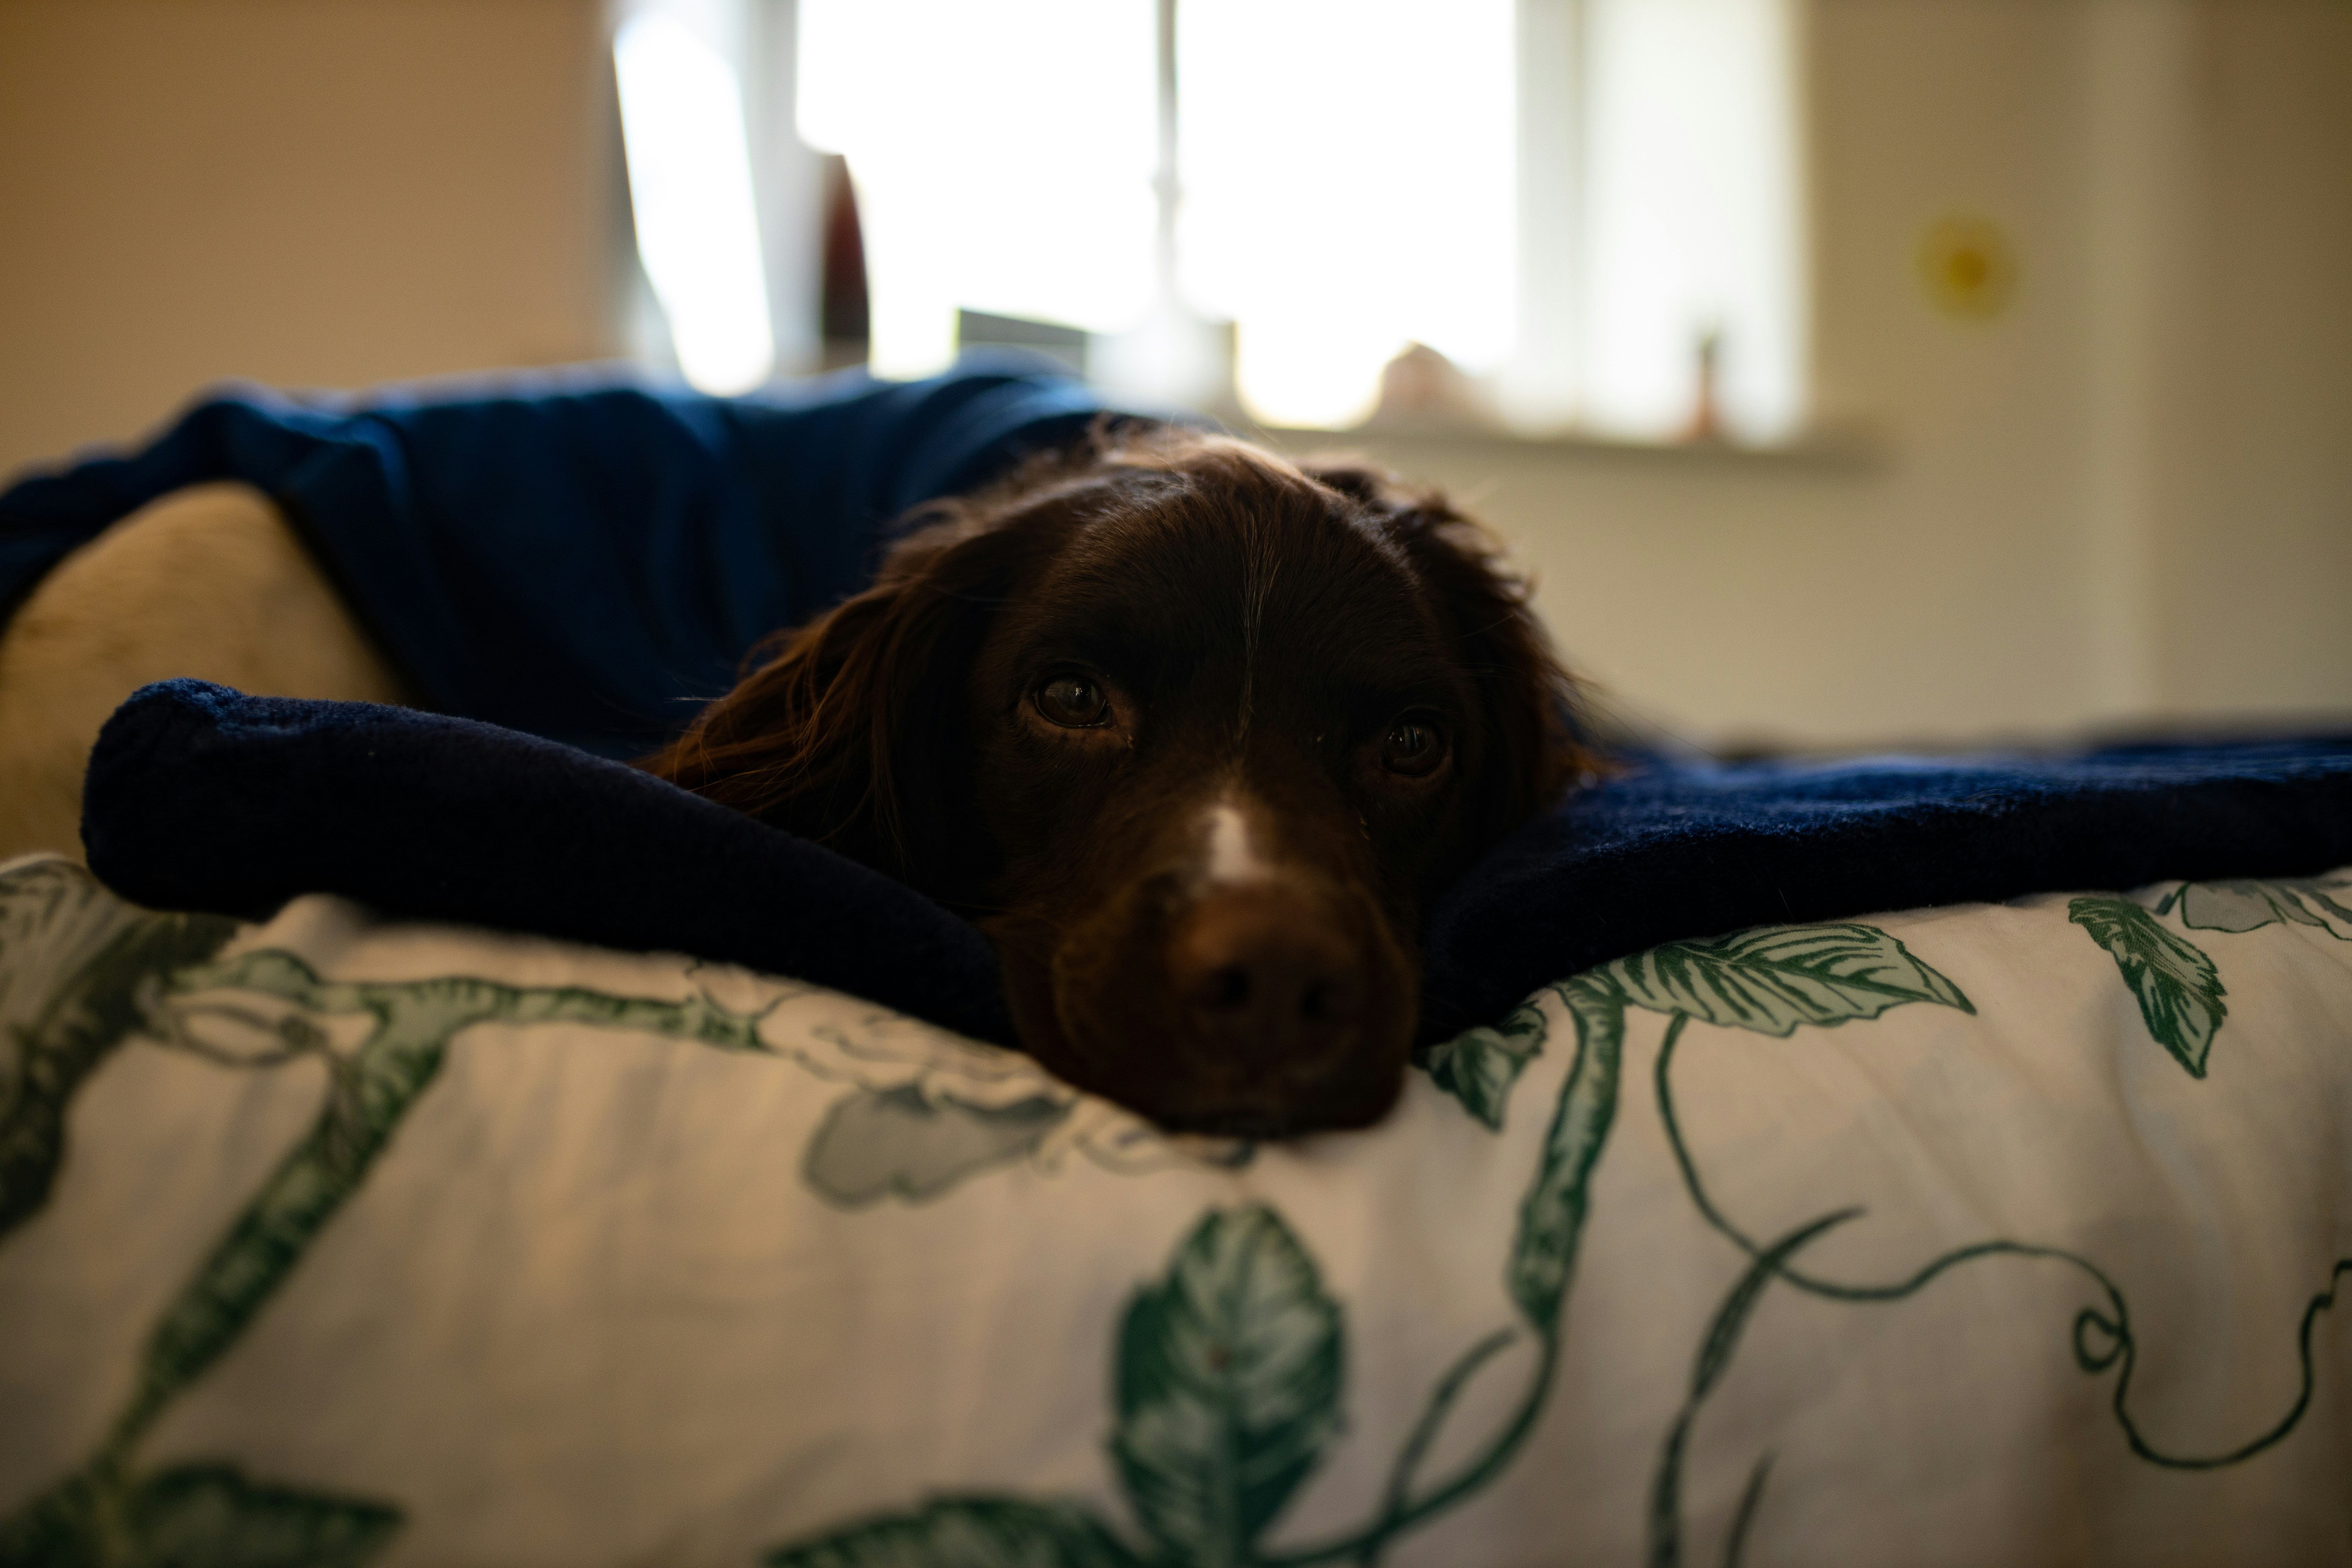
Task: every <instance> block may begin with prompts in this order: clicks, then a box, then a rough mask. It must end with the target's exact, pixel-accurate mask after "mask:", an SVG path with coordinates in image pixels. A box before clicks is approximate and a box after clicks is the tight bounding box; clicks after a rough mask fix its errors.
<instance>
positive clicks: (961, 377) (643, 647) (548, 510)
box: [0, 353, 1104, 757]
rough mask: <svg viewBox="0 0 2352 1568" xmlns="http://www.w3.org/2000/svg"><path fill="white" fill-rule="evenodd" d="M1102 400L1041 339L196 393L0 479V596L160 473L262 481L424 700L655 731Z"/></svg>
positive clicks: (583, 739) (643, 737)
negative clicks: (670, 378) (935, 372)
mask: <svg viewBox="0 0 2352 1568" xmlns="http://www.w3.org/2000/svg"><path fill="white" fill-rule="evenodd" d="M1103 408H1104V404H1103V402H1102V400H1101V398H1100V397H1099V396H1098V395H1097V394H1096V393H1095V392H1094V391H1093V390H1092V389H1091V388H1089V387H1088V386H1087V385H1086V384H1084V383H1083V382H1079V381H1076V380H1074V379H1072V378H1071V377H1070V375H1069V374H1068V373H1067V372H1066V371H1064V370H1061V369H1059V368H1058V367H1055V366H1054V365H1053V364H1052V362H1050V361H1043V360H1038V359H1034V358H1031V357H1028V356H1022V355H1017V354H1012V353H997V354H992V355H974V356H971V357H970V358H967V359H966V360H965V361H964V362H963V363H961V364H960V365H959V366H958V367H957V369H956V370H955V371H954V372H952V373H951V374H947V375H942V376H939V377H936V378H934V379H932V380H929V381H918V382H906V383H893V382H881V381H876V380H874V379H873V378H871V377H869V376H867V375H866V374H864V373H863V372H844V373H842V374H838V375H832V376H822V377H818V378H815V379H813V380H809V381H803V382H798V383H785V384H778V385H777V386H775V387H772V388H770V389H768V390H766V391H764V392H761V393H758V394H755V395H751V396H746V397H709V396H705V395H701V394H699V393H694V392H688V391H687V390H685V389H683V388H679V387H668V386H662V385H658V384H648V383H645V382H642V381H640V380H638V379H635V378H634V377H631V376H628V375H626V374H619V373H615V372H612V371H604V370H580V371H563V372H553V373H538V374H513V375H507V376H501V377H498V378H496V379H488V380H478V381H473V382H467V383H445V384H438V385H433V386H422V387H414V388H404V389H403V388H394V389H390V390H382V391H377V392H372V393H368V394H365V395H361V396H356V397H315V396H314V397H308V398H303V399H299V400H297V399H293V398H289V397H285V396H281V395H278V394H275V393H270V392H266V391H263V390H261V389H259V388H247V389H242V390H237V391H233V392H230V393H227V394H224V395H218V396H215V397H211V398H208V399H206V400H205V401H204V402H201V403H199V404H198V405H195V406H194V408H192V409H190V410H189V411H188V412H187V413H186V414H184V415H183V416H181V417H180V418H179V420H178V421H177V422H176V423H174V424H173V426H171V427H170V428H168V429H166V430H165V431H163V433H162V434H161V435H159V436H158V437H156V438H155V439H154V440H153V441H152V442H151V443H150V444H149V445H148V446H147V447H144V448H143V449H142V450H140V451H137V452H133V453H129V454H125V455H122V456H105V457H98V458H90V459H89V460H86V461H83V462H80V463H79V464H77V465H74V466H71V467H68V468H61V469H59V470H58V471H56V472H53V473H47V474H40V475H36V476H34V477H32V478H30V479H25V480H24V481H23V482H21V483H19V484H17V485H16V486H15V487H14V488H13V489H8V490H6V491H5V493H0V618H5V616H6V615H7V613H8V611H9V610H10V608H11V607H13V606H14V605H15V604H16V602H17V601H18V600H19V599H21V598H22V597H23V596H24V595H26V593H27V592H28V591H29V590H30V589H31V588H32V586H33V585H34V584H36V583H37V582H38V581H39V579H40V576H41V574H43V573H45V572H47V570H48V569H49V568H50V567H51V566H53V565H55V564H56V563H58V561H59V560H61V559H63V558H64V557H65V555H66V554H67V553H68V552H70V551H71V550H73V549H74V548H75V547H76V546H77V545H79V544H82V543H84V542H88V541H89V540H90V539H92V538H94V537H95V536H96V535H97V534H98V533H99V532H100V531H101V530H103V529H104V528H106V527H107V526H108V525H109V524H110V523H112V522H114V521H118V520H120V519H121V518H123V517H125V516H127V515H129V514H130V513H131V512H132V511H134V510H137V509H138V508H140V507H142V506H144V505H146V504H147V503H148V502H149V501H152V500H156V499H157V498H158V497H161V496H163V495H166V494H168V493H170V492H171V491H173V490H175V489H181V488H182V487H184V486H186V485H193V484H197V483H201V482H203V481H205V480H209V479H236V480H242V481H243V482H245V483H247V484H249V485H252V486H254V487H255V488H256V489H259V490H261V491H262V492H263V493H264V494H266V495H268V497H270V498H271V499H272V500H275V501H276V502H277V503H278V506H279V507H280V508H281V509H282V510H284V512H285V513H286V515H287V516H288V518H289V520H290V521H292V522H293V524H294V526H295V528H296V530H297V531H298V532H299V533H300V534H301V535H302V537H303V539H304V541H305V542H306V543H307V544H308V545H309V546H310V551H311V552H312V554H313V555H314V556H316V557H317V559H318V561H319V563H320V565H321V566H323V567H324V568H325V570H326V573H327V574H328V576H329V577H331V579H332V580H333V581H334V582H335V583H336V584H337V586H338V587H339V588H340V589H341V592H342V595H343V597H344V599H345V600H346V601H347V602H348V603H349V604H350V605H351V606H352V610H353V611H354V612H355V614H356V615H357V616H358V618H359V620H360V622H361V624H362V626H365V627H366V628H367V629H368V630H369V632H370V633H371V634H372V636H373V639H374V641H375V643H376V644H377V646H378V647H379V648H380V649H381V650H382V651H383V653H384V654H385V655H386V656H387V658H389V659H390V661H391V662H392V664H393V666H394V668H396V669H397V670H398V671H399V672H400V673H401V675H402V676H403V677H404V679H405V680H406V682H407V685H408V687H409V689H411V691H413V692H414V693H415V696H416V698H417V700H419V701H420V702H421V703H422V704H423V705H424V706H425V707H428V708H431V709H433V710H435V711H436V712H441V713H457V714H463V715H465V716H466V717H467V718H473V719H483V720H488V721H489V722H491V723H494V724H502V725H505V726H507V727H509V728H510V729H516V730H526V731H530V732H531V733H532V734H536V735H544V736H548V737H551V738H552V739H555V740H560V741H563V742H567V743H569V744H572V745H575V746H581V747H584V748H585V749H587V750H589V751H593V752H601V753H603V754H604V755H606V756H615V757H626V756H635V755H640V754H642V753H644V752H649V751H651V750H653V749H654V748H655V747H656V746H657V745H658V744H660V743H661V742H663V741H665V740H667V738H668V737H669V736H670V735H671V734H672V733H674V732H675V731H677V729H679V728H680V727H681V726H682V725H683V724H684V723H685V722H686V721H687V720H688V718H690V717H692V715H693V713H694V711H695V710H696V709H697V708H698V707H699V706H700V705H701V704H702V703H704V702H707V701H709V700H710V699H711V698H713V697H716V696H718V695H719V693H721V692H723V691H725V690H726V689H728V688H729V687H730V686H732V685H733V684H734V683H735V674H736V668H737V666H738V665H739V664H740V662H741V660H742V658H743V656H744V654H745V652H746V651H747V650H749V648H750V647H751V645H752V644H753V643H754V642H756V641H758V640H759V639H760V638H761V637H764V636H766V635H767V634H768V633H770V632H772V631H774V630H775V629H776V628H777V627H779V626H793V625H796V624H798V623H799V622H802V621H804V620H807V619H808V618H809V617H810V616H814V614H816V613H817V612H818V611H820V610H823V609H824V608H826V607H828V606H829V605H833V604H835V602H837V601H839V600H840V599H842V598H844V597H845V596H846V595H849V594H850V593H852V592H854V591H855V590H856V589H857V588H860V587H862V586H864V585H865V584H866V580H867V579H868V578H870V577H871V575H872V574H873V571H874V568H875V565H876V564H877V560H878V558H879V556H880V553H881V551H882V549H883V547H884V545H886V544H887V542H888V537H889V533H890V526H891V524H892V523H893V522H894V521H896V520H898V519H899V518H900V517H902V516H903V515H904V514H905V513H906V512H907V510H908V509H909V508H911V507H913V506H915V505H917V504H918V503H919V502H922V501H926V500H933V499H935V498H938V497H940V496H949V495H955V494H958V493H960V492H961V491H964V490H968V489H972V488H974V487H976V486H978V485H980V484H982V483H983V482H984V481H986V480H988V479H992V478H994V477H995V476H997V475H998V474H1000V473H1002V472H1003V471H1004V470H1005V469H1007V468H1011V467H1012V466H1013V464H1014V463H1016V462H1017V461H1019V460H1020V458H1022V457H1023V456H1024V455H1025V454H1027V453H1029V452H1031V451H1034V450H1036V449H1039V448H1042V447H1051V446H1055V445H1059V444H1062V443H1066V442H1067V441H1069V440H1071V439H1072V438H1073V437H1076V436H1077V435H1078V434H1079V433H1080V432H1081V431H1083V430H1084V429H1085V427H1086V426H1087V424H1088V423H1090V422H1091V421H1092V420H1093V419H1094V418H1095V417H1096V416H1097V414H1099V413H1101V412H1102V411H1103Z"/></svg>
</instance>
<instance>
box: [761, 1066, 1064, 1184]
mask: <svg viewBox="0 0 2352 1568" xmlns="http://www.w3.org/2000/svg"><path fill="white" fill-rule="evenodd" d="M1070 1111H1071V1106H1070V1104H1069V1103H1068V1102H1066V1101H1064V1100H1045V1099H1035V1100H1017V1101H1015V1102H1014V1103H1013V1104H1011V1105H1004V1106H982V1105H965V1104H963V1103H962V1102H961V1101H960V1100H953V1099H950V1098H948V1097H946V1096H944V1095H926V1094H925V1093H924V1092H923V1091H922V1089H920V1088H919V1087H917V1086H915V1085H912V1084H909V1085H908V1086H907V1087H906V1088H903V1089H885V1090H881V1091H879V1092H877V1091H875V1090H873V1089H854V1090H852V1091H851V1092H850V1093H848V1094H846V1095H844V1096H843V1097H842V1098H841V1099H840V1100H835V1102H834V1105H833V1109H831V1110H828V1111H826V1112H825V1114H824V1121H823V1122H821V1123H820V1124H819V1125H818V1127H817V1130H816V1131H815V1133H814V1135H812V1136H811V1137H810V1139H809V1145H808V1152H806V1153H805V1154H804V1155H803V1156H802V1160H801V1175H802V1179H803V1180H804V1181H806V1182H807V1183H808V1184H809V1188H810V1190H811V1191H813V1192H814V1193H815V1194H817V1195H818V1196H819V1197H821V1198H823V1199H824V1200H825V1201H826V1202H827V1203H830V1204H837V1205H840V1206H842V1207H844V1208H863V1207H864V1206H866V1205H868V1204H871V1203H875V1202H877V1201H878V1200H879V1199H882V1198H886V1197H896V1198H903V1199H905V1200H907V1201H908V1202H910V1203H920V1202H921V1201H923V1200H924V1199H926V1198H933V1197H937V1196H938V1195H939V1194H941V1193H944V1192H946V1191H947V1190H949V1189H950V1187H953V1186H954V1185H955V1184H957V1183H958V1182H961V1181H962V1180H963V1179H964V1178H965V1177H966V1176H969V1175H972V1174H975V1173H978V1172H981V1171H984V1170H987V1169H989V1168H990V1167H992V1166H994V1165H1002V1164H1004V1163H1008V1162H1010V1161H1013V1160H1018V1159H1020V1158H1022V1157H1023V1156H1024V1155H1026V1154H1029V1153H1032V1152H1034V1151H1035V1150H1036V1149H1037V1147H1038V1145H1040V1144H1041V1143H1043V1142H1045V1139H1046V1138H1047V1137H1048V1136H1050V1135H1051V1134H1052V1133H1053V1132H1054V1131H1055V1129H1056V1128H1058V1127H1060V1126H1061V1125H1062V1123H1063V1122H1064V1121H1067V1120H1068V1119H1069V1116H1070Z"/></svg>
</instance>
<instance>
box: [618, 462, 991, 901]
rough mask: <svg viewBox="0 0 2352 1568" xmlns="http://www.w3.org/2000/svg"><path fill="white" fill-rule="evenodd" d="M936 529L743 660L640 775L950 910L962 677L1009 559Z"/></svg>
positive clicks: (949, 512)
mask: <svg viewBox="0 0 2352 1568" xmlns="http://www.w3.org/2000/svg"><path fill="white" fill-rule="evenodd" d="M940 516H941V521H936V522H934V523H933V524H932V525H931V526H930V527H929V528H926V529H924V530H923V531H920V532H919V533H917V534H914V535H912V536H911V537H909V538H908V540H907V542H905V543H903V544H901V545H900V546H898V549H897V550H896V551H895V552H893V553H892V554H891V556H890V559H889V560H888V562H887V563H885V565H884V567H883V570H882V574H881V576H880V578H879V579H878V580H877V582H876V583H875V584H874V586H872V587H870V588H868V589H866V591H865V592H864V593H862V594H859V595H856V596H855V597H853V598H850V599H847V600H845V601H844V602H843V603H842V604H841V605H837V606H836V607H835V608H834V609H832V610H831V611H828V612H827V613H826V614H824V616H819V617H818V618H817V619H816V620H814V621H812V622H810V623H809V624H807V625H806V626H801V627H798V628H796V629H794V630H792V631H788V632H781V633H778V634H777V635H775V636H774V637H770V638H768V639H766V640H765V641H763V642H762V643H761V644H760V645H759V647H755V648H754V649H753V650H752V653H751V659H750V660H748V661H747V663H748V664H750V665H751V666H752V668H750V669H749V671H748V673H747V674H746V675H745V676H744V677H743V679H742V680H741V681H740V682H739V683H738V684H737V686H736V687H735V689H734V690H732V691H730V692H729V693H728V694H727V695H726V696H725V697H722V698H720V699H719V700H718V701H716V702H714V703H712V704H711V705H710V706H709V707H708V708H706V709H704V710H702V712H701V714H700V715H699V716H698V717H697V719H696V720H695V721H694V723H693V724H692V725H691V726H690V727H689V728H688V730H687V731H686V732H685V733H684V734H682V735H680V736H679V737H678V738H677V740H676V741H675V742H671V744H670V745H668V746H667V747H666V748H665V749H664V750H662V751H661V752H657V753H656V754H655V755H654V756H651V757H648V758H646V759H645V761H644V762H643V763H641V764H640V765H641V766H643V767H645V768H646V770H647V771H648V772H651V773H657V774H659V775H660V776H661V777H663V778H666V779H668V780H669V781H670V782H672V783H673V784H680V785H682V786H684V787H685V788H688V789H690V790H693V791H696V792H697V793H698V794H700V795H706V796H708V797H709V798H710V799H712V800H715V801H717V802H719V804H720V805H728V806H732V807H733V808H735V809H736V810H738V811H740V812H743V813H745V814H747V815H749V816H756V817H758V818H760V819H761V821H763V822H767V823H770V824H772V825H773V826H778V827H782V828H784V829H786V830H787V831H790V832H793V833H797V834H800V835H801V836H802V837H807V838H813V839H816V840H818V841H819V842H821V843H824V844H827V845H830V846H831V847H834V848H836V849H838V850H840V851H841V852H842V853H843V854H845V855H847V856H848V857H850V858H852V859H855V860H860V861H863V862H865V863H866V864H867V865H870V866H874V867H877V868H880V869H882V870H886V871H888V872H891V873H892V874H894V875H896V876H898V877H899V878H900V879H903V880H905V881H908V882H910V883H912V884H913V885H914V886H916V887H918V888H919V889H923V890H924V891H926V892H929V893H932V894H933V895H934V896H938V897H942V898H950V899H951V898H953V897H955V896H956V895H957V894H958V893H959V892H960V891H961V890H962V889H963V888H964V886H966V885H967V884H968V883H969V882H970V880H971V868H966V867H964V866H963V865H962V863H961V862H962V859H963V858H965V857H967V856H968V855H969V854H970V853H971V845H973V844H974V843H976V842H978V841H979V838H980V836H979V835H976V834H973V833H971V832H969V831H965V830H963V826H962V825H960V824H959V823H957V822H956V821H954V820H952V813H953V812H954V810H955V809H956V804H955V803H959V802H968V801H970V800H971V798H972V792H971V789H970V788H969V787H967V785H968V781H965V780H963V779H961V776H960V775H961V773H964V772H966V771H968V762H967V758H968V757H969V754H970V748H969V747H968V746H965V745H963V744H961V737H962V735H963V732H964V731H965V729H966V727H967V720H966V717H965V711H964V710H965V702H966V694H965V679H964V677H965V674H966V672H968V671H969V670H970V669H971V665H972V662H973V660H974V658H976V657H977V655H978V653H979V651H980V647H981V643H982V639H983V638H984V637H986V635H987V630H988V621H989V617H990V616H991V614H992V611H993V609H994V607H995V606H996V605H998V604H1000V603H1001V602H1002V601H1003V598H1004V595H1005V594H1006V592H1007V590H1008V586H1009V584H1010V583H1011V580H1012V577H1013V573H1014V572H1015V570H1016V569H1017V565H1018V562H1019V559H1020V552H1021V544H1020V541H1019V540H1018V538H1017V537H1016V535H1015V534H1014V533H1013V532H1012V531H1003V530H994V529H991V528H989V527H988V526H987V525H986V523H985V522H984V521H982V520H980V519H979V518H978V516H977V514H975V513H971V512H967V511H965V510H962V509H961V508H958V507H955V506H953V505H952V504H950V505H945V506H943V507H942V508H941V510H940ZM901 779H906V780H909V781H915V780H919V781H922V783H921V784H919V785H916V786H914V787H909V788H906V789H901V788H900V787H899V782H898V781H900V780H901Z"/></svg>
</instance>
